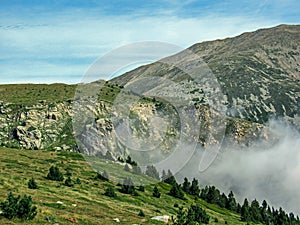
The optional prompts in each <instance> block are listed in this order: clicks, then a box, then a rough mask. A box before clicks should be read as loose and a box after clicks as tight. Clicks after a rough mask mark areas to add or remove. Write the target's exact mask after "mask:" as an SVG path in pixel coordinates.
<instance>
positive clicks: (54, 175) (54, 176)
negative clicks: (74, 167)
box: [47, 166, 64, 181]
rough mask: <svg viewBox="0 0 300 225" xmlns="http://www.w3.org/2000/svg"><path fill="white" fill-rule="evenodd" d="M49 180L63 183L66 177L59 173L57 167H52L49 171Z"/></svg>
mask: <svg viewBox="0 0 300 225" xmlns="http://www.w3.org/2000/svg"><path fill="white" fill-rule="evenodd" d="M47 179H49V180H54V181H63V180H64V175H63V174H62V173H61V172H60V171H59V168H58V167H56V166H51V168H50V169H49V173H48V175H47Z"/></svg>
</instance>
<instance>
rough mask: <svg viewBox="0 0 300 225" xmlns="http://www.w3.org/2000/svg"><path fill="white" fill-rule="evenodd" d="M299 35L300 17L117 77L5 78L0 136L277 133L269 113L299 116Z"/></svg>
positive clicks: (10, 143)
mask: <svg viewBox="0 0 300 225" xmlns="http://www.w3.org/2000/svg"><path fill="white" fill-rule="evenodd" d="M299 41H300V26H287V25H282V26H278V27H274V28H270V29H263V30H258V31H255V32H251V33H244V34H242V35H240V36H238V37H234V38H228V39H224V40H216V41H210V42H203V43H200V44H195V45H193V46H192V47H190V48H189V49H187V50H185V51H183V52H180V53H178V54H176V55H174V56H170V57H167V58H165V59H162V60H160V61H158V62H155V63H152V64H149V65H145V66H142V67H140V68H137V69H135V70H133V71H130V72H127V73H125V74H124V75H122V76H120V77H117V78H115V79H113V80H112V81H110V82H108V81H107V82H105V81H98V82H95V83H92V84H86V85H64V84H53V85H33V84H27V85H26V84H25V85H1V86H0V120H1V124H0V145H1V146H4V147H15V148H24V149H56V150H63V149H64V150H75V151H77V150H80V151H82V152H85V153H87V154H93V155H95V154H99V153H102V154H104V155H105V154H106V153H107V150H109V151H111V152H119V153H124V151H125V152H126V150H128V148H138V147H139V146H148V147H149V149H150V148H155V147H157V146H159V148H161V149H162V150H163V151H165V152H168V151H169V150H170V148H172V146H175V145H176V142H177V141H178V138H179V137H183V138H185V140H186V141H187V142H189V141H194V140H196V141H197V142H199V144H200V145H199V146H203V147H205V146H206V145H208V144H215V143H218V144H220V141H222V140H223V137H224V135H225V137H226V140H227V141H229V142H234V143H239V144H247V145H248V144H251V143H252V142H253V140H255V139H257V138H259V137H263V138H267V131H266V130H265V129H264V125H265V123H266V122H267V121H268V120H269V118H273V117H274V118H284V119H285V120H287V121H289V122H290V123H292V124H294V125H295V126H299V112H300V110H299V109H300V105H299V94H300V91H299V88H300V86H299V79H300V72H299V64H300V56H299V55H300V51H299V50H300V49H299V45H298V43H299ZM122 107H123V108H122ZM124 107H125V108H124ZM126 107H127V108H126ZM194 121H196V122H194ZM127 122H130V126H127V125H126V126H125V124H126V123H127ZM124 127H130V130H124ZM153 128H156V129H153ZM157 128H159V129H157ZM128 132H129V133H128ZM129 134H130V136H131V137H132V138H131V139H130V140H131V141H130V142H128V139H126V137H127V136H128V135H129ZM191 134H192V135H191ZM74 137H76V139H77V142H76V141H75V139H74ZM145 148H147V147H145ZM87 149H90V150H89V151H87Z"/></svg>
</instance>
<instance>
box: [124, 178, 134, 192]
mask: <svg viewBox="0 0 300 225" xmlns="http://www.w3.org/2000/svg"><path fill="white" fill-rule="evenodd" d="M121 192H122V193H124V194H132V195H133V194H135V193H136V191H135V188H134V184H133V182H132V180H131V179H130V178H129V177H127V178H125V179H124V182H123V184H122V186H121Z"/></svg>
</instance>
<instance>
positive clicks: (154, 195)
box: [152, 186, 160, 198]
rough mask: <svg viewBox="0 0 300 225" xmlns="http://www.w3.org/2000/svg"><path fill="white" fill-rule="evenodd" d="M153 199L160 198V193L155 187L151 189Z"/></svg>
mask: <svg viewBox="0 0 300 225" xmlns="http://www.w3.org/2000/svg"><path fill="white" fill-rule="evenodd" d="M152 195H153V197H155V198H160V192H159V190H158V188H157V187H156V186H155V187H154V189H153V193H152Z"/></svg>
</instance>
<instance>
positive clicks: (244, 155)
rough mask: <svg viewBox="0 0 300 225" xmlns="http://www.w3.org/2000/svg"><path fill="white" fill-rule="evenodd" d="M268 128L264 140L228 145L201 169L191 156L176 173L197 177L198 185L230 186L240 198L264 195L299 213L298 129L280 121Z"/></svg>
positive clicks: (276, 203)
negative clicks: (203, 169)
mask: <svg viewBox="0 0 300 225" xmlns="http://www.w3.org/2000/svg"><path fill="white" fill-rule="evenodd" d="M267 129H268V130H269V131H268V138H267V140H266V139H264V140H260V141H257V142H256V143H253V145H251V146H250V147H244V146H239V147H237V146H227V147H226V148H224V149H222V152H221V153H219V155H218V157H217V159H216V160H215V161H214V162H213V164H212V165H211V166H210V167H209V168H208V169H207V170H205V171H204V172H200V171H199V170H197V169H198V168H199V165H198V164H199V163H198V162H197V161H196V157H193V160H191V161H190V163H189V164H188V165H186V167H185V169H184V170H183V171H181V172H180V173H179V174H177V177H178V178H179V179H180V178H181V179H182V177H183V176H187V177H189V178H191V177H197V178H198V179H199V181H200V184H201V185H215V186H216V187H217V188H219V189H220V190H221V191H222V192H225V193H226V194H227V193H228V192H229V191H230V190H233V191H234V193H235V195H236V198H237V200H238V201H239V202H242V201H243V199H244V198H245V197H247V198H248V200H253V199H254V198H256V199H257V200H259V202H260V203H261V202H262V200H263V199H265V200H267V202H268V203H269V205H271V206H274V207H275V208H279V207H282V208H284V209H285V210H286V211H287V212H290V211H292V212H294V213H297V214H298V215H300V133H299V131H297V130H296V129H294V128H292V127H291V126H289V125H287V124H286V123H283V122H279V121H272V122H270V124H269V125H268V128H267ZM199 156H200V157H201V155H199ZM199 156H197V158H198V157H199ZM198 161H199V160H198Z"/></svg>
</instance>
